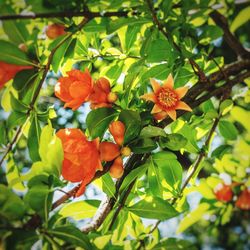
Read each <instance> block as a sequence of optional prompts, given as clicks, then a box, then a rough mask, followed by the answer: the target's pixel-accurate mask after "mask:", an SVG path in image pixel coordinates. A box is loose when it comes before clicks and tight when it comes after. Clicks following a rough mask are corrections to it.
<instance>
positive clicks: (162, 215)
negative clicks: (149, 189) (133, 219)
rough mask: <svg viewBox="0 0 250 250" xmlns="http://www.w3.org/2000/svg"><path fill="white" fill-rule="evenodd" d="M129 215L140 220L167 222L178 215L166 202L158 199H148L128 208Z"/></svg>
mask: <svg viewBox="0 0 250 250" xmlns="http://www.w3.org/2000/svg"><path fill="white" fill-rule="evenodd" d="M128 210H129V211H130V212H131V213H134V214H136V215H137V216H140V217H142V218H148V219H158V220H167V219H170V218H173V217H175V216H177V215H178V214H179V213H178V212H177V211H176V210H175V209H174V208H173V207H172V206H171V205H170V204H169V203H168V202H167V201H164V200H163V199H160V198H158V197H148V198H146V199H144V200H141V201H139V202H137V203H136V204H134V205H133V206H131V207H128Z"/></svg>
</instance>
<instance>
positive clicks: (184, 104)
mask: <svg viewBox="0 0 250 250" xmlns="http://www.w3.org/2000/svg"><path fill="white" fill-rule="evenodd" d="M175 109H182V110H186V111H192V109H191V108H190V107H189V106H188V105H187V104H186V103H185V102H182V101H179V102H178V104H177V106H176V107H175Z"/></svg>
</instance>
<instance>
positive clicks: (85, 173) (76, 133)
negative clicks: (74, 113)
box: [56, 129, 102, 196]
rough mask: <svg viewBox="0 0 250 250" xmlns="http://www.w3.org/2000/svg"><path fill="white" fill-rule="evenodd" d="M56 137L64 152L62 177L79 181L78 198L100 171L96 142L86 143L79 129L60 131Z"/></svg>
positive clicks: (85, 138)
mask: <svg viewBox="0 0 250 250" xmlns="http://www.w3.org/2000/svg"><path fill="white" fill-rule="evenodd" d="M56 135H57V136H58V137H59V138H60V139H61V141H62V146H63V151H64V160H63V166H62V176H63V178H64V179H65V180H68V181H71V182H80V181H81V186H80V189H79V190H78V192H77V193H76V196H80V195H81V194H82V193H83V192H84V190H85V186H86V185H87V184H88V183H89V182H90V181H91V180H92V179H93V177H94V175H95V172H96V170H97V169H100V170H102V165H101V161H100V158H99V152H98V145H97V144H98V141H88V140H87V137H86V136H85V135H84V133H83V132H82V131H81V130H80V129H61V130H59V131H58V132H57V134H56Z"/></svg>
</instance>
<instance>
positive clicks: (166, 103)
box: [156, 87, 178, 109]
mask: <svg viewBox="0 0 250 250" xmlns="http://www.w3.org/2000/svg"><path fill="white" fill-rule="evenodd" d="M156 97H157V100H158V105H159V106H161V107H162V108H163V109H169V108H173V107H175V106H176V104H177V101H178V96H177V94H176V93H175V92H174V91H173V90H171V89H169V88H163V87H162V88H161V89H160V90H159V91H158V93H157V94H156Z"/></svg>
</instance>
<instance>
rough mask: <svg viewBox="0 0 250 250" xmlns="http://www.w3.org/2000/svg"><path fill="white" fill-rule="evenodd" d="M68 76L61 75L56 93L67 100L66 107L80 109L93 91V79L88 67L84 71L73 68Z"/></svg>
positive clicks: (64, 100) (61, 98)
mask: <svg viewBox="0 0 250 250" xmlns="http://www.w3.org/2000/svg"><path fill="white" fill-rule="evenodd" d="M67 75H68V76H66V77H60V78H59V79H58V83H57V84H56V86H55V95H56V96H57V97H58V98H59V99H60V100H62V101H63V102H65V105H64V107H65V108H66V107H69V108H72V109H73V110H76V109H78V108H79V107H80V106H81V105H82V104H83V103H84V102H86V101H87V100H88V97H89V95H90V94H91V92H92V88H93V80H92V78H91V76H90V73H89V71H88V69H86V70H85V71H84V72H82V71H80V70H77V69H73V70H71V71H69V72H67Z"/></svg>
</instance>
